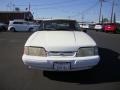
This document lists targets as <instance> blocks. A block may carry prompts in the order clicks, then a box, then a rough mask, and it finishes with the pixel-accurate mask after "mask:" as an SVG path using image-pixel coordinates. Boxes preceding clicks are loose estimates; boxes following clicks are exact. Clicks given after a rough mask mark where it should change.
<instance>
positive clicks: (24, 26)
mask: <svg viewBox="0 0 120 90" xmlns="http://www.w3.org/2000/svg"><path fill="white" fill-rule="evenodd" d="M28 29H29V23H28V22H23V25H22V31H28Z"/></svg>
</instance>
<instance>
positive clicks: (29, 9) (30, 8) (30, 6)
mask: <svg viewBox="0 0 120 90" xmlns="http://www.w3.org/2000/svg"><path fill="white" fill-rule="evenodd" d="M30 9H31V5H30V3H29V8H28V10H29V11H30Z"/></svg>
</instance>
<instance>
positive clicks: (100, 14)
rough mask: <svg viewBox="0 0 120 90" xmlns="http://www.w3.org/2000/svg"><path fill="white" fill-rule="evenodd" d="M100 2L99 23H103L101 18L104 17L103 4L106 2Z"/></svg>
mask: <svg viewBox="0 0 120 90" xmlns="http://www.w3.org/2000/svg"><path fill="white" fill-rule="evenodd" d="M99 1H100V13H99V23H100V21H101V16H102V3H103V1H104V0H99Z"/></svg>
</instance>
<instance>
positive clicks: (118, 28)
mask: <svg viewBox="0 0 120 90" xmlns="http://www.w3.org/2000/svg"><path fill="white" fill-rule="evenodd" d="M103 30H104V31H105V32H113V33H117V32H119V33H120V24H118V23H107V24H105V25H104V27H103Z"/></svg>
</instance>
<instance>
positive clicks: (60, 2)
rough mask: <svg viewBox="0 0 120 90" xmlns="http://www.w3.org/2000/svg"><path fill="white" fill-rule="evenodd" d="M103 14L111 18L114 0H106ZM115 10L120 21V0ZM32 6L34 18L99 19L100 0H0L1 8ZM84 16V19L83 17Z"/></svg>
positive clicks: (117, 1) (11, 8) (10, 8)
mask: <svg viewBox="0 0 120 90" xmlns="http://www.w3.org/2000/svg"><path fill="white" fill-rule="evenodd" d="M105 1H106V2H104V3H103V8H102V14H103V16H104V17H106V18H110V13H111V6H112V0H105ZM115 2H116V3H115V8H114V11H115V13H116V17H117V20H118V21H120V9H119V8H120V0H115ZM29 4H30V6H31V12H32V13H33V15H34V18H36V19H40V18H72V19H77V20H79V21H81V20H84V21H98V16H99V6H100V3H99V0H0V10H2V11H5V10H13V8H14V7H19V8H20V9H21V10H25V9H26V8H28V7H29ZM82 18H83V19H82Z"/></svg>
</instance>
